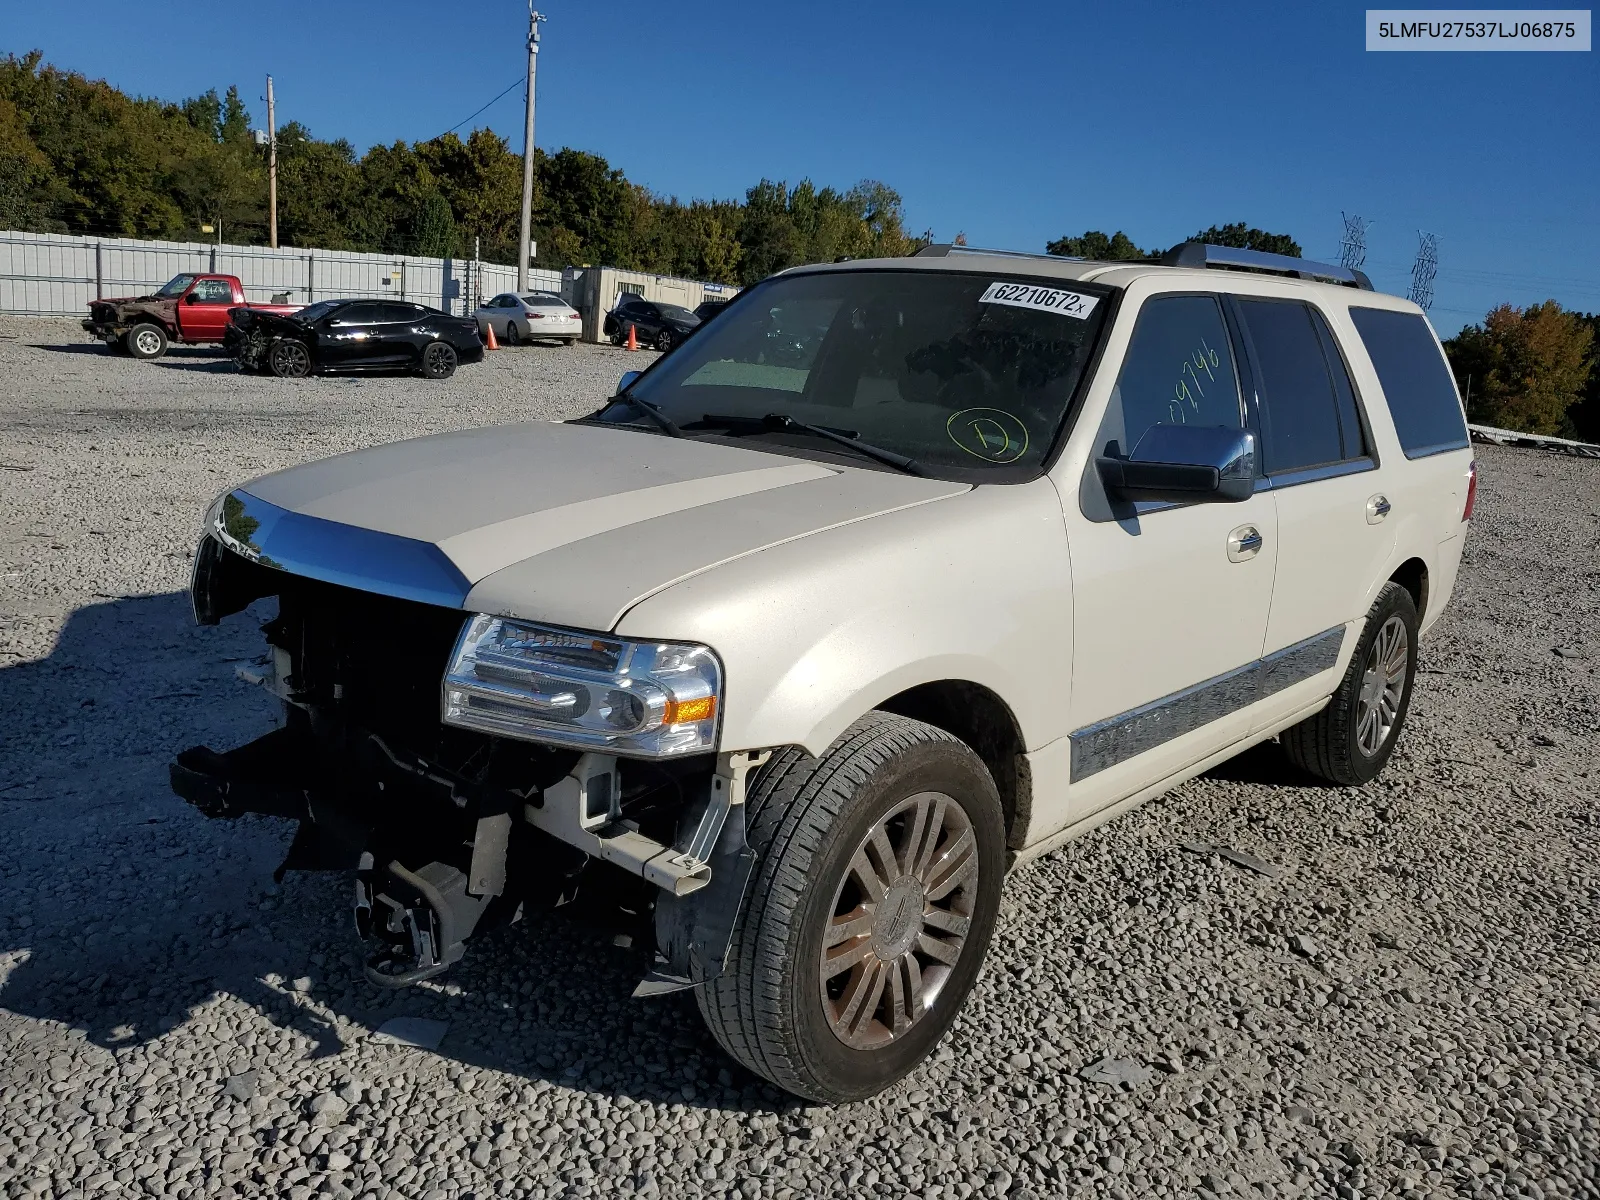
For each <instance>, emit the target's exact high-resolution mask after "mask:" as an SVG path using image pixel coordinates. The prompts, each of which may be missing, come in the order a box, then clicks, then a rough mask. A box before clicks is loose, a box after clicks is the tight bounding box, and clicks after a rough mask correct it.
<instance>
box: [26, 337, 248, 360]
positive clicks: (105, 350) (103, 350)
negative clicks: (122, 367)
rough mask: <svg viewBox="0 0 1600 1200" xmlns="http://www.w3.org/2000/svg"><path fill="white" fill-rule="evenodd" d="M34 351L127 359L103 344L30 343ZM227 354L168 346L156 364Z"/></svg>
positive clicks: (219, 349)
mask: <svg viewBox="0 0 1600 1200" xmlns="http://www.w3.org/2000/svg"><path fill="white" fill-rule="evenodd" d="M28 344H29V345H30V346H32V347H33V348H34V349H35V350H48V351H49V352H50V353H51V354H99V355H104V356H106V357H115V358H127V357H128V356H127V355H125V354H118V353H117V352H116V351H114V350H112V349H111V348H110V347H109V346H107V345H106V344H105V343H104V342H99V341H92V342H91V341H83V342H30V343H28ZM226 354H227V352H226V351H225V350H223V349H222V347H221V346H169V347H167V352H166V354H164V355H163V356H162V357H161V358H159V359H157V360H156V361H157V362H160V363H166V362H170V361H171V360H173V359H215V358H217V357H218V356H219V355H221V356H224V357H225V356H226Z"/></svg>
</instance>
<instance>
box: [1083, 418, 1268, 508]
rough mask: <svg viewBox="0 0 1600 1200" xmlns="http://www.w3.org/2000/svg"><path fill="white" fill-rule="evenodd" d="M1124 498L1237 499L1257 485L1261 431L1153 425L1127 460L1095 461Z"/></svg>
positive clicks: (1109, 488)
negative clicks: (1258, 442) (1257, 437)
mask: <svg viewBox="0 0 1600 1200" xmlns="http://www.w3.org/2000/svg"><path fill="white" fill-rule="evenodd" d="M1094 465H1095V468H1096V469H1097V470H1098V471H1099V472H1100V478H1101V479H1103V480H1104V481H1105V485H1106V491H1108V492H1110V493H1111V495H1112V496H1114V497H1117V498H1118V499H1122V500H1157V501H1169V502H1176V503H1179V504H1184V503H1195V502H1203V501H1222V502H1225V503H1236V502H1238V501H1240V500H1248V499H1249V498H1250V496H1251V495H1252V494H1254V492H1255V488H1256V435H1255V434H1253V433H1251V432H1250V431H1249V430H1248V429H1229V428H1227V427H1225V426H1221V425H1209V426H1207V425H1152V426H1151V427H1150V428H1149V429H1147V430H1145V431H1144V435H1143V436H1142V437H1140V439H1139V444H1138V445H1137V446H1135V447H1134V448H1133V453H1132V454H1130V455H1129V456H1128V457H1127V458H1110V457H1105V456H1102V457H1100V458H1096V459H1095V460H1094Z"/></svg>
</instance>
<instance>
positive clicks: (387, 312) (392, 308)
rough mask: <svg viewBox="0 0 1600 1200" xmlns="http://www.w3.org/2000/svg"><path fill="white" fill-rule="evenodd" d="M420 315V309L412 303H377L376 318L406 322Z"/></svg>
mask: <svg viewBox="0 0 1600 1200" xmlns="http://www.w3.org/2000/svg"><path fill="white" fill-rule="evenodd" d="M421 315H422V310H421V309H420V308H418V307H417V306H416V305H414V304H380V305H378V320H380V321H392V322H398V323H406V322H411V321H415V320H416V319H417V318H418V317H420V316H421Z"/></svg>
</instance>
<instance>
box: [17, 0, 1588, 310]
mask: <svg viewBox="0 0 1600 1200" xmlns="http://www.w3.org/2000/svg"><path fill="white" fill-rule="evenodd" d="M542 2H543V3H544V5H545V8H544V11H546V12H547V14H548V15H549V17H550V20H549V22H548V23H547V24H546V25H545V26H544V41H543V51H542V53H541V55H540V74H539V94H538V102H539V103H538V125H537V134H538V142H539V145H540V146H542V147H545V148H547V149H554V148H557V147H560V146H565V145H570V146H575V147H579V148H581V149H585V150H591V151H594V152H596V153H599V154H602V155H604V156H605V157H606V158H607V159H609V160H610V161H611V162H612V163H613V164H614V165H615V166H618V167H621V168H622V169H623V170H624V171H626V172H627V174H628V176H629V177H630V178H631V179H633V180H635V181H637V182H639V183H643V184H645V185H647V186H648V187H650V188H652V189H654V190H655V191H657V192H660V193H664V194H676V195H678V196H680V197H682V198H685V199H687V198H690V197H710V196H719V197H728V196H737V195H740V194H742V193H743V191H744V189H745V188H746V187H748V186H749V185H750V184H751V183H754V182H755V181H756V180H757V179H759V178H760V177H761V176H763V175H765V176H770V177H772V178H778V179H788V180H789V181H791V182H793V181H797V180H799V179H800V178H802V177H805V176H810V177H811V178H813V179H815V180H816V181H817V182H818V183H819V184H824V183H826V184H833V185H835V186H839V187H847V186H849V185H850V184H852V183H854V182H855V181H857V180H859V179H861V178H864V177H871V178H878V179H882V180H884V181H885V182H887V183H889V184H891V185H892V186H893V187H895V188H897V189H898V190H899V191H900V193H901V194H902V195H903V196H904V197H905V202H906V212H907V219H908V221H907V223H908V225H909V227H910V228H911V229H913V230H914V231H921V230H922V229H925V228H931V229H932V230H933V231H934V233H935V235H936V236H937V237H938V238H939V239H940V240H946V239H948V238H950V237H951V236H953V235H954V234H955V233H956V232H957V231H964V232H965V233H966V234H967V237H968V240H969V242H970V243H971V244H973V245H987V246H999V247H1007V248H1012V249H1031V250H1037V249H1042V248H1043V245H1044V243H1045V242H1046V241H1047V240H1049V239H1050V238H1053V237H1057V236H1059V235H1061V234H1063V233H1074V234H1075V233H1081V232H1083V231H1084V230H1085V229H1104V230H1106V231H1107V232H1111V231H1113V230H1116V229H1119V228H1120V229H1123V230H1125V231H1126V232H1127V233H1128V234H1129V235H1130V236H1131V237H1132V238H1133V239H1134V240H1135V241H1136V242H1138V243H1139V244H1141V245H1146V246H1153V245H1167V244H1170V243H1172V242H1175V241H1178V240H1180V239H1181V238H1183V237H1185V236H1187V235H1189V234H1191V233H1193V232H1194V231H1195V230H1197V229H1199V228H1201V227H1203V226H1206V225H1210V224H1212V223H1214V222H1215V223H1224V222H1228V221H1235V220H1244V221H1248V222H1249V223H1251V224H1253V225H1258V226H1261V227H1263V228H1267V229H1271V230H1274V231H1282V232H1287V233H1290V234H1292V235H1294V236H1295V237H1296V238H1297V239H1298V240H1299V241H1300V242H1301V244H1302V245H1303V246H1304V247H1305V252H1306V255H1307V256H1308V257H1321V258H1335V257H1336V256H1337V253H1338V242H1339V237H1340V233H1341V228H1342V226H1341V223H1340V212H1341V210H1343V211H1348V212H1353V213H1359V214H1360V215H1362V216H1364V217H1366V218H1367V219H1368V220H1369V221H1370V222H1372V227H1371V230H1370V232H1369V234H1368V247H1369V250H1368V257H1367V269H1368V271H1369V273H1370V274H1371V275H1372V276H1373V278H1374V281H1375V282H1376V283H1377V284H1378V286H1379V287H1380V288H1383V289H1384V290H1388V291H1397V292H1401V293H1402V294H1403V293H1404V291H1405V289H1406V287H1407V286H1408V284H1409V282H1410V279H1409V272H1410V265H1411V261H1412V258H1413V257H1414V255H1415V253H1416V246H1417V230H1418V229H1419V228H1421V229H1426V230H1428V231H1430V232H1433V233H1436V234H1437V235H1438V237H1439V243H1440V254H1439V257H1440V269H1439V276H1438V280H1437V283H1436V299H1435V303H1434V308H1433V316H1434V320H1435V323H1436V324H1437V325H1438V326H1439V328H1440V330H1441V331H1442V332H1443V333H1445V334H1446V335H1448V334H1450V333H1452V332H1454V331H1455V330H1456V329H1458V328H1459V327H1460V326H1461V325H1462V324H1463V323H1465V322H1467V321H1469V320H1474V319H1477V318H1479V317H1481V315H1482V314H1483V313H1484V312H1485V311H1486V310H1487V309H1488V308H1489V307H1490V306H1491V305H1493V304H1496V303H1499V302H1502V301H1509V302H1511V303H1514V304H1518V305H1523V304H1529V303H1534V302H1537V301H1540V300H1544V299H1547V298H1554V299H1556V300H1558V301H1560V302H1561V303H1562V304H1563V305H1566V306H1568V307H1572V308H1579V309H1583V310H1586V311H1596V310H1600V220H1597V217H1600V153H1596V151H1595V145H1596V136H1597V134H1596V117H1597V116H1600V62H1597V60H1596V55H1595V52H1593V51H1591V52H1589V53H1568V54H1535V53H1522V54H1514V53H1493V54H1492V53H1468V54H1460V53H1456V54H1369V53H1367V52H1366V51H1365V50H1364V36H1363V13H1364V8H1363V7H1360V6H1356V5H1352V4H1336V3H1330V4H1317V5H1311V4H1290V5H1281V4H1258V5H1250V4H1232V5H1221V4H1209V5H1207V4H1186V5H1178V4H1149V3H1145V4H1139V3H1122V4H1114V5H1113V4H1068V3H1006V2H994V0H991V2H990V3H986V4H981V5H950V4H945V3H940V2H936V0H928V2H924V3H918V4H899V5H890V4H873V3H860V2H858V3H855V4H839V3H830V2H817V3H812V4H809V5H805V6H798V5H767V4H760V3H749V2H748V0H746V2H743V3H738V2H724V0H705V2H701V3H689V4H676V5H666V6H663V5H660V4H644V3H635V2H633V0H613V2H611V3H607V4H594V3H577V2H575V0H542ZM140 12H141V14H142V16H141V18H140V19H139V20H137V21H134V20H129V19H128V15H127V14H128V9H127V6H126V4H107V3H101V2H99V0H79V2H78V3H74V4H38V3H24V2H23V0H0V52H4V51H15V52H19V53H20V52H22V51H25V50H28V49H33V48H37V49H40V50H42V51H44V53H45V56H46V58H47V59H48V60H50V61H51V62H54V63H56V64H57V65H59V66H62V67H68V68H72V69H75V70H79V71H83V72H84V73H86V74H88V75H90V76H91V77H96V78H102V77H103V78H106V79H108V80H110V81H111V82H112V83H114V84H116V85H117V86H119V87H122V88H124V89H126V90H129V91H132V92H135V93H139V94H143V95H151V96H159V97H162V98H166V99H177V98H181V97H183V96H187V95H192V94H194V93H196V92H200V91H204V90H205V89H206V88H209V87H216V88H218V89H219V90H221V89H223V88H225V87H226V86H227V85H228V84H229V83H235V82H236V83H238V84H239V85H240V90H241V92H242V93H243V94H244V95H245V97H246V98H247V100H248V102H249V103H250V107H251V111H252V114H253V115H254V116H255V117H256V120H257V122H258V123H262V124H264V120H265V105H264V104H262V103H259V102H258V101H257V97H258V96H260V95H261V94H262V93H263V90H264V86H265V85H264V82H263V77H264V76H265V75H266V74H267V72H269V71H270V72H271V73H272V75H273V76H274V79H275V80H276V87H277V94H278V97H279V113H280V116H279V120H280V122H281V121H285V120H289V119H297V120H300V121H303V122H304V123H305V124H307V125H308V126H310V128H311V129H312V131H313V132H314V133H315V134H317V135H318V136H320V137H346V138H349V139H350V140H351V141H352V142H354V143H355V144H356V146H357V148H358V149H365V148H366V147H367V146H368V145H370V144H372V143H374V142H387V141H393V140H395V139H397V138H404V139H407V140H418V139H424V138H428V137H432V136H434V135H436V134H438V133H441V132H443V131H444V130H446V129H449V128H450V127H451V126H452V125H455V124H456V123H457V122H460V121H462V120H463V118H465V117H467V115H468V114H470V113H472V111H473V110H474V109H476V108H478V107H479V106H480V105H482V104H483V103H484V102H485V101H487V100H489V99H490V98H491V97H493V96H494V95H495V94H496V93H498V92H500V91H501V90H502V89H503V88H505V87H506V86H507V85H508V84H511V83H513V81H515V80H517V79H518V77H519V76H520V74H521V71H522V42H521V34H522V29H523V28H524V23H525V20H526V16H525V13H526V9H525V8H524V7H522V6H521V5H520V4H519V3H517V2H516V0H492V2H490V0H468V2H458V3H452V4H442V3H439V2H438V0H433V2H432V3H421V2H413V0H392V2H391V3H388V4H383V5H378V4H371V3H363V4H353V3H340V2H334V3H327V2H324V3H322V4H307V3H302V2H300V0H277V2H275V3H270V4H265V5H249V4H233V5H195V4H192V3H190V4H184V5H179V4H166V3H157V2H151V0H146V2H145V3H143V4H141V5H140ZM479 124H487V125H488V126H489V127H491V128H493V129H495V130H496V131H498V132H500V133H502V134H505V135H506V136H508V137H509V138H511V140H512V143H513V145H518V144H520V141H521V126H522V100H521V88H520V87H514V88H513V89H512V91H511V92H510V93H509V94H508V95H506V96H505V97H504V98H503V99H501V100H500V101H499V102H497V103H496V104H494V105H492V106H491V107H490V108H488V109H487V110H486V111H485V112H484V113H483V114H482V115H480V116H479V117H477V118H476V119H474V120H473V121H472V122H470V123H468V125H467V126H465V128H464V130H463V131H465V129H466V128H471V127H472V126H473V125H479Z"/></svg>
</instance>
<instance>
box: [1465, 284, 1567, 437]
mask: <svg viewBox="0 0 1600 1200" xmlns="http://www.w3.org/2000/svg"><path fill="white" fill-rule="evenodd" d="M1594 337H1595V331H1594V328H1593V326H1592V325H1591V324H1589V323H1587V322H1585V321H1584V320H1583V319H1582V318H1580V317H1579V315H1578V314H1577V313H1571V312H1566V311H1565V310H1563V309H1562V307H1561V306H1560V305H1559V304H1557V303H1556V302H1555V301H1554V300H1546V301H1545V302H1544V303H1543V304H1534V305H1530V306H1529V307H1527V308H1514V307H1513V306H1512V305H1509V304H1502V305H1500V306H1499V307H1498V308H1495V309H1493V310H1491V311H1490V313H1489V315H1488V316H1487V317H1485V318H1484V319H1483V322H1482V323H1481V324H1479V325H1469V326H1467V327H1466V328H1465V329H1463V330H1462V331H1461V332H1460V333H1458V334H1457V335H1456V336H1455V337H1453V338H1451V339H1450V340H1449V341H1448V342H1446V343H1445V353H1446V354H1447V355H1448V356H1449V359H1450V367H1451V370H1452V372H1453V373H1454V374H1455V377H1456V386H1457V387H1458V388H1460V389H1461V391H1462V393H1463V394H1468V387H1467V380H1468V378H1469V377H1470V379H1471V381H1472V385H1471V390H1470V394H1468V403H1467V419H1468V420H1470V421H1474V422H1477V423H1479V424H1484V425H1496V426H1499V427H1500V428H1502V429H1516V430H1521V431H1522V432H1524V433H1543V434H1552V435H1559V434H1561V433H1562V432H1563V431H1568V430H1570V429H1571V426H1570V424H1569V420H1568V417H1569V413H1571V411H1572V409H1573V408H1574V407H1575V406H1576V405H1578V403H1579V402H1580V401H1581V400H1582V399H1583V397H1584V391H1585V389H1586V387H1587V386H1588V383H1589V378H1590V375H1591V372H1592V368H1593V362H1594V360H1593V350H1594Z"/></svg>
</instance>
